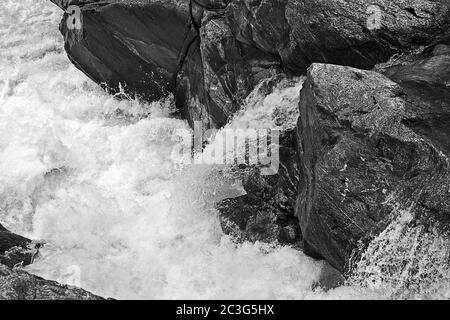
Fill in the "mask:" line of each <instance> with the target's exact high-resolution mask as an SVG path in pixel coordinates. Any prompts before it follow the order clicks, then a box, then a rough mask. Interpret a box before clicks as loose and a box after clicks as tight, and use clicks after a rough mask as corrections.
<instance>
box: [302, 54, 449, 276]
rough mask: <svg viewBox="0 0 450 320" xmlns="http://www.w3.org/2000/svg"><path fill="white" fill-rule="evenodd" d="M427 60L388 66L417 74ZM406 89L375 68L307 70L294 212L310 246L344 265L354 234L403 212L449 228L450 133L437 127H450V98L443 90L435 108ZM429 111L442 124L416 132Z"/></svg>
mask: <svg viewBox="0 0 450 320" xmlns="http://www.w3.org/2000/svg"><path fill="white" fill-rule="evenodd" d="M439 59H441V61H444V60H445V59H442V58H439ZM422 63H423V61H422V62H416V63H413V64H412V65H411V67H410V69H408V70H409V71H408V72H407V68H406V67H398V68H397V69H391V70H390V72H392V76H393V77H394V75H396V76H397V77H398V79H400V77H403V79H407V78H411V77H412V74H413V73H414V72H416V71H417V72H419V73H422V71H419V70H416V71H414V68H417V66H419V65H422ZM444 66H445V64H444V65H441V67H444ZM419 69H420V68H419ZM405 74H408V77H406V76H404V75H405ZM418 76H419V75H418ZM412 78H414V79H415V78H416V77H412ZM425 78H426V76H425V75H422V76H421V80H424V79H425ZM424 81H425V80H424ZM426 83H427V82H426V81H425V84H426ZM408 88H410V87H408ZM411 90H412V89H411ZM447 90H448V89H447ZM407 92H408V90H406V89H403V88H402V87H401V86H400V85H398V84H396V83H394V82H392V81H391V80H390V79H388V78H386V77H385V76H383V75H381V74H379V73H376V72H373V71H362V70H358V69H353V68H350V67H343V66H336V65H325V64H313V65H312V66H311V67H310V68H309V70H308V79H307V81H306V83H305V84H304V86H303V89H302V91H301V97H300V119H299V123H298V139H299V144H298V149H299V160H300V172H301V173H300V187H299V194H298V198H297V208H296V210H297V211H296V213H297V216H298V218H299V221H300V226H301V229H302V234H303V238H304V240H305V242H306V244H307V245H308V246H309V248H310V249H311V250H312V251H314V252H316V253H317V254H318V255H320V256H322V257H323V258H325V259H326V260H327V261H329V262H330V263H331V264H332V265H333V266H334V267H336V268H338V269H339V270H341V271H345V269H346V265H347V262H348V261H349V259H350V256H351V253H352V252H353V250H355V249H356V248H357V247H358V242H359V241H360V240H362V241H364V239H368V240H369V239H370V237H371V235H376V234H378V233H379V232H381V231H382V230H383V229H384V228H385V227H386V224H387V223H388V222H390V221H391V220H392V218H393V217H395V216H396V215H398V214H399V212H401V211H402V210H405V211H410V212H411V213H412V215H413V216H415V219H414V222H413V223H424V224H427V225H433V224H434V223H437V224H438V225H440V226H441V229H442V230H443V232H444V233H445V232H448V230H449V225H450V224H449V222H450V219H449V217H450V202H449V199H450V197H449V193H448V192H449V190H450V178H449V175H448V169H449V159H448V156H449V153H448V151H449V150H448V149H447V148H445V146H443V144H442V141H441V139H440V138H441V137H443V136H447V137H448V132H447V131H444V132H443V131H442V130H441V129H444V130H448V125H450V123H449V122H448V119H449V118H448V116H449V114H450V105H449V102H450V101H449V100H442V99H445V98H444V97H445V96H446V95H444V96H441V100H440V104H439V106H440V109H439V113H437V112H435V111H436V109H435V107H436V105H435V104H431V103H430V104H423V103H422V102H423V101H422V100H420V101H418V100H417V96H420V92H421V90H417V91H409V92H408V93H409V94H408V93H407ZM445 94H448V92H446V93H445ZM429 118H432V119H435V121H437V122H439V123H440V124H442V127H441V126H434V127H433V128H432V130H428V131H427V130H419V129H418V125H417V123H420V121H425V122H427V121H428V120H427V119H429ZM443 124H446V125H445V126H444V125H443ZM428 129H430V128H428ZM431 132H433V133H432V134H430V133H431Z"/></svg>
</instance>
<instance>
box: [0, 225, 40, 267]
mask: <svg viewBox="0 0 450 320" xmlns="http://www.w3.org/2000/svg"><path fill="white" fill-rule="evenodd" d="M40 246H41V244H40V243H33V242H32V241H31V240H29V239H27V238H25V237H22V236H19V235H17V234H14V233H12V232H9V231H8V230H7V229H6V228H5V227H3V226H2V225H1V224H0V264H4V265H6V266H8V267H10V268H13V267H14V266H16V265H23V266H26V265H28V264H31V263H32V262H33V259H34V256H35V255H36V254H37V253H38V250H39V248H40Z"/></svg>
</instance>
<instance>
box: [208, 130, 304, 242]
mask: <svg viewBox="0 0 450 320" xmlns="http://www.w3.org/2000/svg"><path fill="white" fill-rule="evenodd" d="M294 131H295V130H290V131H286V132H283V134H282V136H281V137H280V145H281V146H280V162H281V164H280V170H279V172H278V173H277V174H275V175H272V176H262V175H261V174H260V171H259V170H258V169H256V168H255V169H252V170H250V172H249V173H248V174H247V176H246V177H245V178H244V179H243V180H244V182H243V185H244V189H245V191H246V192H247V194H246V195H244V196H241V197H238V198H234V199H226V200H224V201H221V202H220V203H218V204H217V205H216V208H217V210H218V211H219V219H220V222H221V226H222V230H223V231H224V232H225V233H226V234H229V235H231V236H233V237H234V238H235V239H236V240H237V241H251V242H255V241H261V242H266V243H279V244H282V245H289V246H293V247H296V248H299V249H300V248H302V236H301V231H300V226H299V223H298V219H297V218H296V217H295V215H294V212H295V211H294V208H295V201H296V195H297V185H298V176H299V174H298V167H297V152H296V150H295V148H294V146H295V132H294Z"/></svg>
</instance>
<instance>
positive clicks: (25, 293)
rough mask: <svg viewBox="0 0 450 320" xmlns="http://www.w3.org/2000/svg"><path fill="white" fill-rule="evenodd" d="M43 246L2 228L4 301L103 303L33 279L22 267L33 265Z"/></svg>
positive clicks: (1, 293) (0, 294)
mask: <svg viewBox="0 0 450 320" xmlns="http://www.w3.org/2000/svg"><path fill="white" fill-rule="evenodd" d="M41 245H42V244H41V243H39V242H33V241H31V240H29V239H27V238H24V237H22V236H19V235H17V234H14V233H12V232H10V231H8V230H7V229H6V228H4V227H3V226H2V225H1V224H0V300H101V299H103V298H101V297H98V296H96V295H93V294H92V293H89V292H87V291H85V290H83V289H79V288H75V287H70V286H67V285H61V284H59V283H57V282H55V281H49V280H45V279H42V278H40V277H37V276H34V275H31V274H29V273H27V272H25V271H23V270H21V267H22V266H26V265H29V264H31V263H33V260H34V258H35V257H36V255H37V254H38V252H39V248H40V247H41Z"/></svg>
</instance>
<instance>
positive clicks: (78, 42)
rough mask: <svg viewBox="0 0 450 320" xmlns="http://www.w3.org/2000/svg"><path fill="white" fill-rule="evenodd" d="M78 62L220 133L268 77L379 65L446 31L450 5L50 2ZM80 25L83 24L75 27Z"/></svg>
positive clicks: (406, 1) (382, 0)
mask: <svg viewBox="0 0 450 320" xmlns="http://www.w3.org/2000/svg"><path fill="white" fill-rule="evenodd" d="M52 1H53V2H54V3H56V4H57V5H58V6H60V7H61V8H63V9H67V8H68V6H69V5H77V6H79V8H80V10H81V11H80V13H79V15H78V14H77V13H76V12H75V11H72V12H69V13H66V14H65V15H64V19H63V20H62V22H61V26H60V29H61V32H62V33H63V35H64V37H65V40H66V51H67V53H68V55H69V58H70V59H71V60H72V62H73V63H74V64H75V65H76V66H77V67H78V68H79V69H80V70H82V71H83V72H84V73H86V74H87V75H88V76H90V77H91V78H92V79H93V80H94V81H96V82H97V83H100V84H102V85H103V86H104V87H105V88H108V90H110V91H111V92H112V93H117V92H119V91H120V90H121V88H123V90H124V91H125V92H127V93H130V94H137V95H139V96H141V97H143V98H145V99H148V100H158V99H160V98H161V97H163V96H165V95H167V94H169V93H171V94H173V95H174V96H175V98H176V103H177V106H178V109H179V111H180V113H181V114H182V115H183V117H184V118H186V119H188V120H189V121H190V122H191V124H192V122H193V121H202V122H203V123H204V126H205V128H207V127H220V126H223V125H224V124H226V122H227V121H228V119H229V118H230V116H231V115H232V114H233V113H234V112H235V111H236V110H238V109H239V106H240V104H241V102H242V100H243V98H245V97H246V96H247V95H248V94H249V93H250V91H251V90H252V89H253V88H254V86H255V85H256V84H257V83H258V82H259V81H260V80H261V79H263V78H265V77H267V76H268V74H273V73H277V72H285V73H287V74H294V75H299V74H302V73H303V72H305V70H306V69H307V68H308V66H309V65H310V64H311V63H313V62H322V63H334V64H340V65H349V66H353V67H357V68H364V69H368V68H372V67H373V66H374V65H375V64H376V63H378V62H384V61H386V60H388V59H389V58H390V57H391V56H392V55H393V54H395V53H400V52H404V51H406V50H409V49H411V48H413V47H414V46H416V45H426V44H428V43H431V42H432V41H433V40H435V39H436V37H439V36H440V35H441V34H442V33H444V32H445V31H447V30H448V27H449V19H448V13H449V8H450V4H449V3H448V1H446V0H433V1H432V0H425V1H424V0H414V1H410V0H397V1H390V0H378V1H375V5H371V6H370V5H368V4H367V1H365V0H357V1H355V0H346V1H335V0H332V1H329V0H321V1H309V0H304V1H302V0H258V1H245V0H168V1H160V0H146V1H132V0H108V1H95V0H52ZM77 20H79V21H77ZM77 23H79V24H77Z"/></svg>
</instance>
